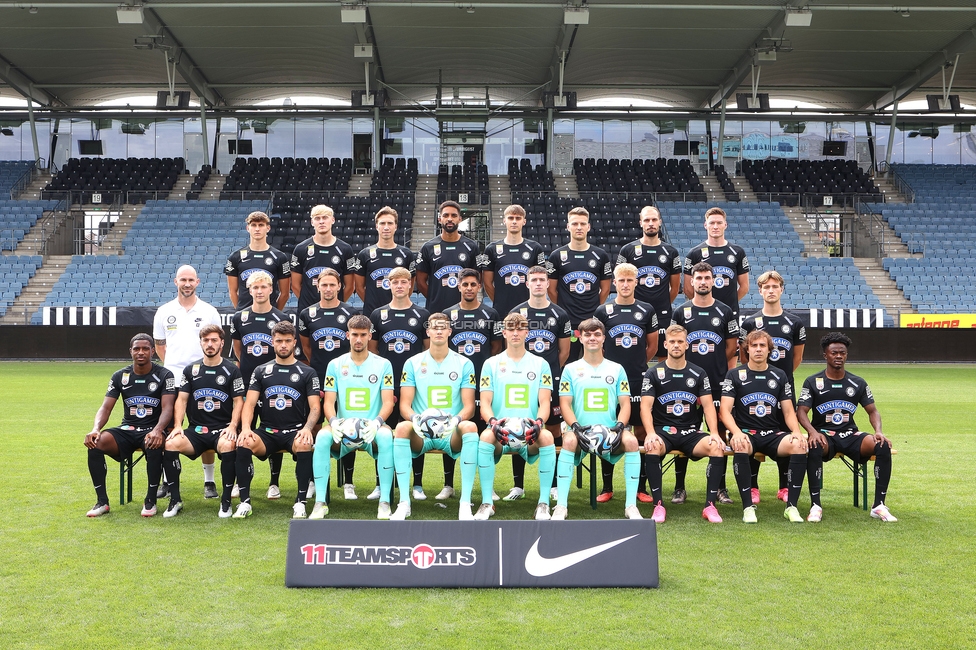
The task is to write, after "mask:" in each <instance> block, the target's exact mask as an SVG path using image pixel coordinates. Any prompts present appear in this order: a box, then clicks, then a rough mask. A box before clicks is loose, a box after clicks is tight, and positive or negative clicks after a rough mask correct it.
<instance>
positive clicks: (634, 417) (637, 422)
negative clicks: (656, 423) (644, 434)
mask: <svg viewBox="0 0 976 650" xmlns="http://www.w3.org/2000/svg"><path fill="white" fill-rule="evenodd" d="M641 381H644V380H643V378H642V379H641V380H640V381H638V382H637V383H636V384H635V383H631V384H630V385H631V386H640V384H641ZM640 406H641V396H640V395H631V396H630V426H632V427H643V426H644V423H643V422H642V421H641V414H640Z"/></svg>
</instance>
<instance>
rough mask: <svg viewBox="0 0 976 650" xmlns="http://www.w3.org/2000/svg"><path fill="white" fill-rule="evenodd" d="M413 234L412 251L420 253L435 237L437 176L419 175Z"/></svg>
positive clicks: (411, 240)
mask: <svg viewBox="0 0 976 650" xmlns="http://www.w3.org/2000/svg"><path fill="white" fill-rule="evenodd" d="M414 197H415V198H414V207H413V232H412V233H411V237H410V250H412V251H415V252H416V251H419V250H420V247H421V246H423V245H424V243H425V242H427V240H429V239H433V237H434V230H435V228H434V224H435V223H436V218H435V215H434V213H435V212H436V211H437V174H418V175H417V192H416V194H415V195H414Z"/></svg>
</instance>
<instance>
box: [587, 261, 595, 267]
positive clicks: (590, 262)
mask: <svg viewBox="0 0 976 650" xmlns="http://www.w3.org/2000/svg"><path fill="white" fill-rule="evenodd" d="M587 263H588V264H589V265H590V268H591V269H595V268H596V260H590V261H589V262H587Z"/></svg>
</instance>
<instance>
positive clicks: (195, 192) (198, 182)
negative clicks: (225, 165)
mask: <svg viewBox="0 0 976 650" xmlns="http://www.w3.org/2000/svg"><path fill="white" fill-rule="evenodd" d="M211 172H213V168H212V167H211V166H210V165H204V166H203V167H201V168H200V171H198V172H197V175H196V176H194V177H193V183H192V184H191V185H190V189H189V191H187V193H186V200H187V201H196V200H197V199H199V198H200V194H201V193H202V192H203V187H204V185H206V184H207V181H208V180H210V174H211Z"/></svg>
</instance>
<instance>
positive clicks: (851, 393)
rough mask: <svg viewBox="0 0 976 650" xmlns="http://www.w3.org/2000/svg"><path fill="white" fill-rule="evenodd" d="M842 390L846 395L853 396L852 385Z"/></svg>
mask: <svg viewBox="0 0 976 650" xmlns="http://www.w3.org/2000/svg"><path fill="white" fill-rule="evenodd" d="M844 392H845V393H847V396H848V397H854V387H853V386H848V387H847V390H846V391H844Z"/></svg>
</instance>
